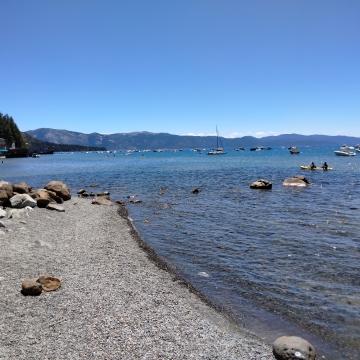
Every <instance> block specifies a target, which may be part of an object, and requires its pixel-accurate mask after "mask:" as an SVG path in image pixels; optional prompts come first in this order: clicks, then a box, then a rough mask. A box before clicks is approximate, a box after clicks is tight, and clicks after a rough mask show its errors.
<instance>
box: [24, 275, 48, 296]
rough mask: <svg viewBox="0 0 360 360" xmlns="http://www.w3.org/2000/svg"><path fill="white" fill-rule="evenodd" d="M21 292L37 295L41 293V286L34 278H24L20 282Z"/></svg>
mask: <svg viewBox="0 0 360 360" xmlns="http://www.w3.org/2000/svg"><path fill="white" fill-rule="evenodd" d="M21 288H22V290H21V292H22V294H23V295H32V296H37V295H40V294H41V293H42V289H43V288H42V286H41V284H39V283H38V282H36V281H35V280H29V279H26V280H24V281H23V282H22V284H21Z"/></svg>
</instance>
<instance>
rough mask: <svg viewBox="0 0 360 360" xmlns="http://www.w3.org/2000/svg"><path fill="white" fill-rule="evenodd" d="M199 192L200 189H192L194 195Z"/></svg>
mask: <svg viewBox="0 0 360 360" xmlns="http://www.w3.org/2000/svg"><path fill="white" fill-rule="evenodd" d="M199 191H200V189H198V188H195V189H192V191H191V192H192V193H193V194H198V193H199Z"/></svg>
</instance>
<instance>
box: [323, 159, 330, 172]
mask: <svg viewBox="0 0 360 360" xmlns="http://www.w3.org/2000/svg"><path fill="white" fill-rule="evenodd" d="M322 168H323V169H324V170H327V169H328V168H329V165H328V164H327V163H326V161H325V162H324V164H323V166H322Z"/></svg>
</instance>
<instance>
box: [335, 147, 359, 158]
mask: <svg viewBox="0 0 360 360" xmlns="http://www.w3.org/2000/svg"><path fill="white" fill-rule="evenodd" d="M334 153H335V155H337V156H355V155H356V153H355V152H353V151H350V149H349V147H348V146H346V147H345V146H344V145H343V146H341V147H340V150H336V151H334Z"/></svg>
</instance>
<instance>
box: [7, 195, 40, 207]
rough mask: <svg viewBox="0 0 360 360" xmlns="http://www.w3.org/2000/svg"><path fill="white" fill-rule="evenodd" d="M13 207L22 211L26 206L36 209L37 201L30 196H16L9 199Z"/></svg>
mask: <svg viewBox="0 0 360 360" xmlns="http://www.w3.org/2000/svg"><path fill="white" fill-rule="evenodd" d="M9 201H10V204H11V207H13V208H17V209H22V208H24V207H26V206H30V207H35V206H36V201H35V200H34V199H33V198H32V197H31V196H30V195H28V194H18V195H14V196H13V197H11V198H10V199H9Z"/></svg>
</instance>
